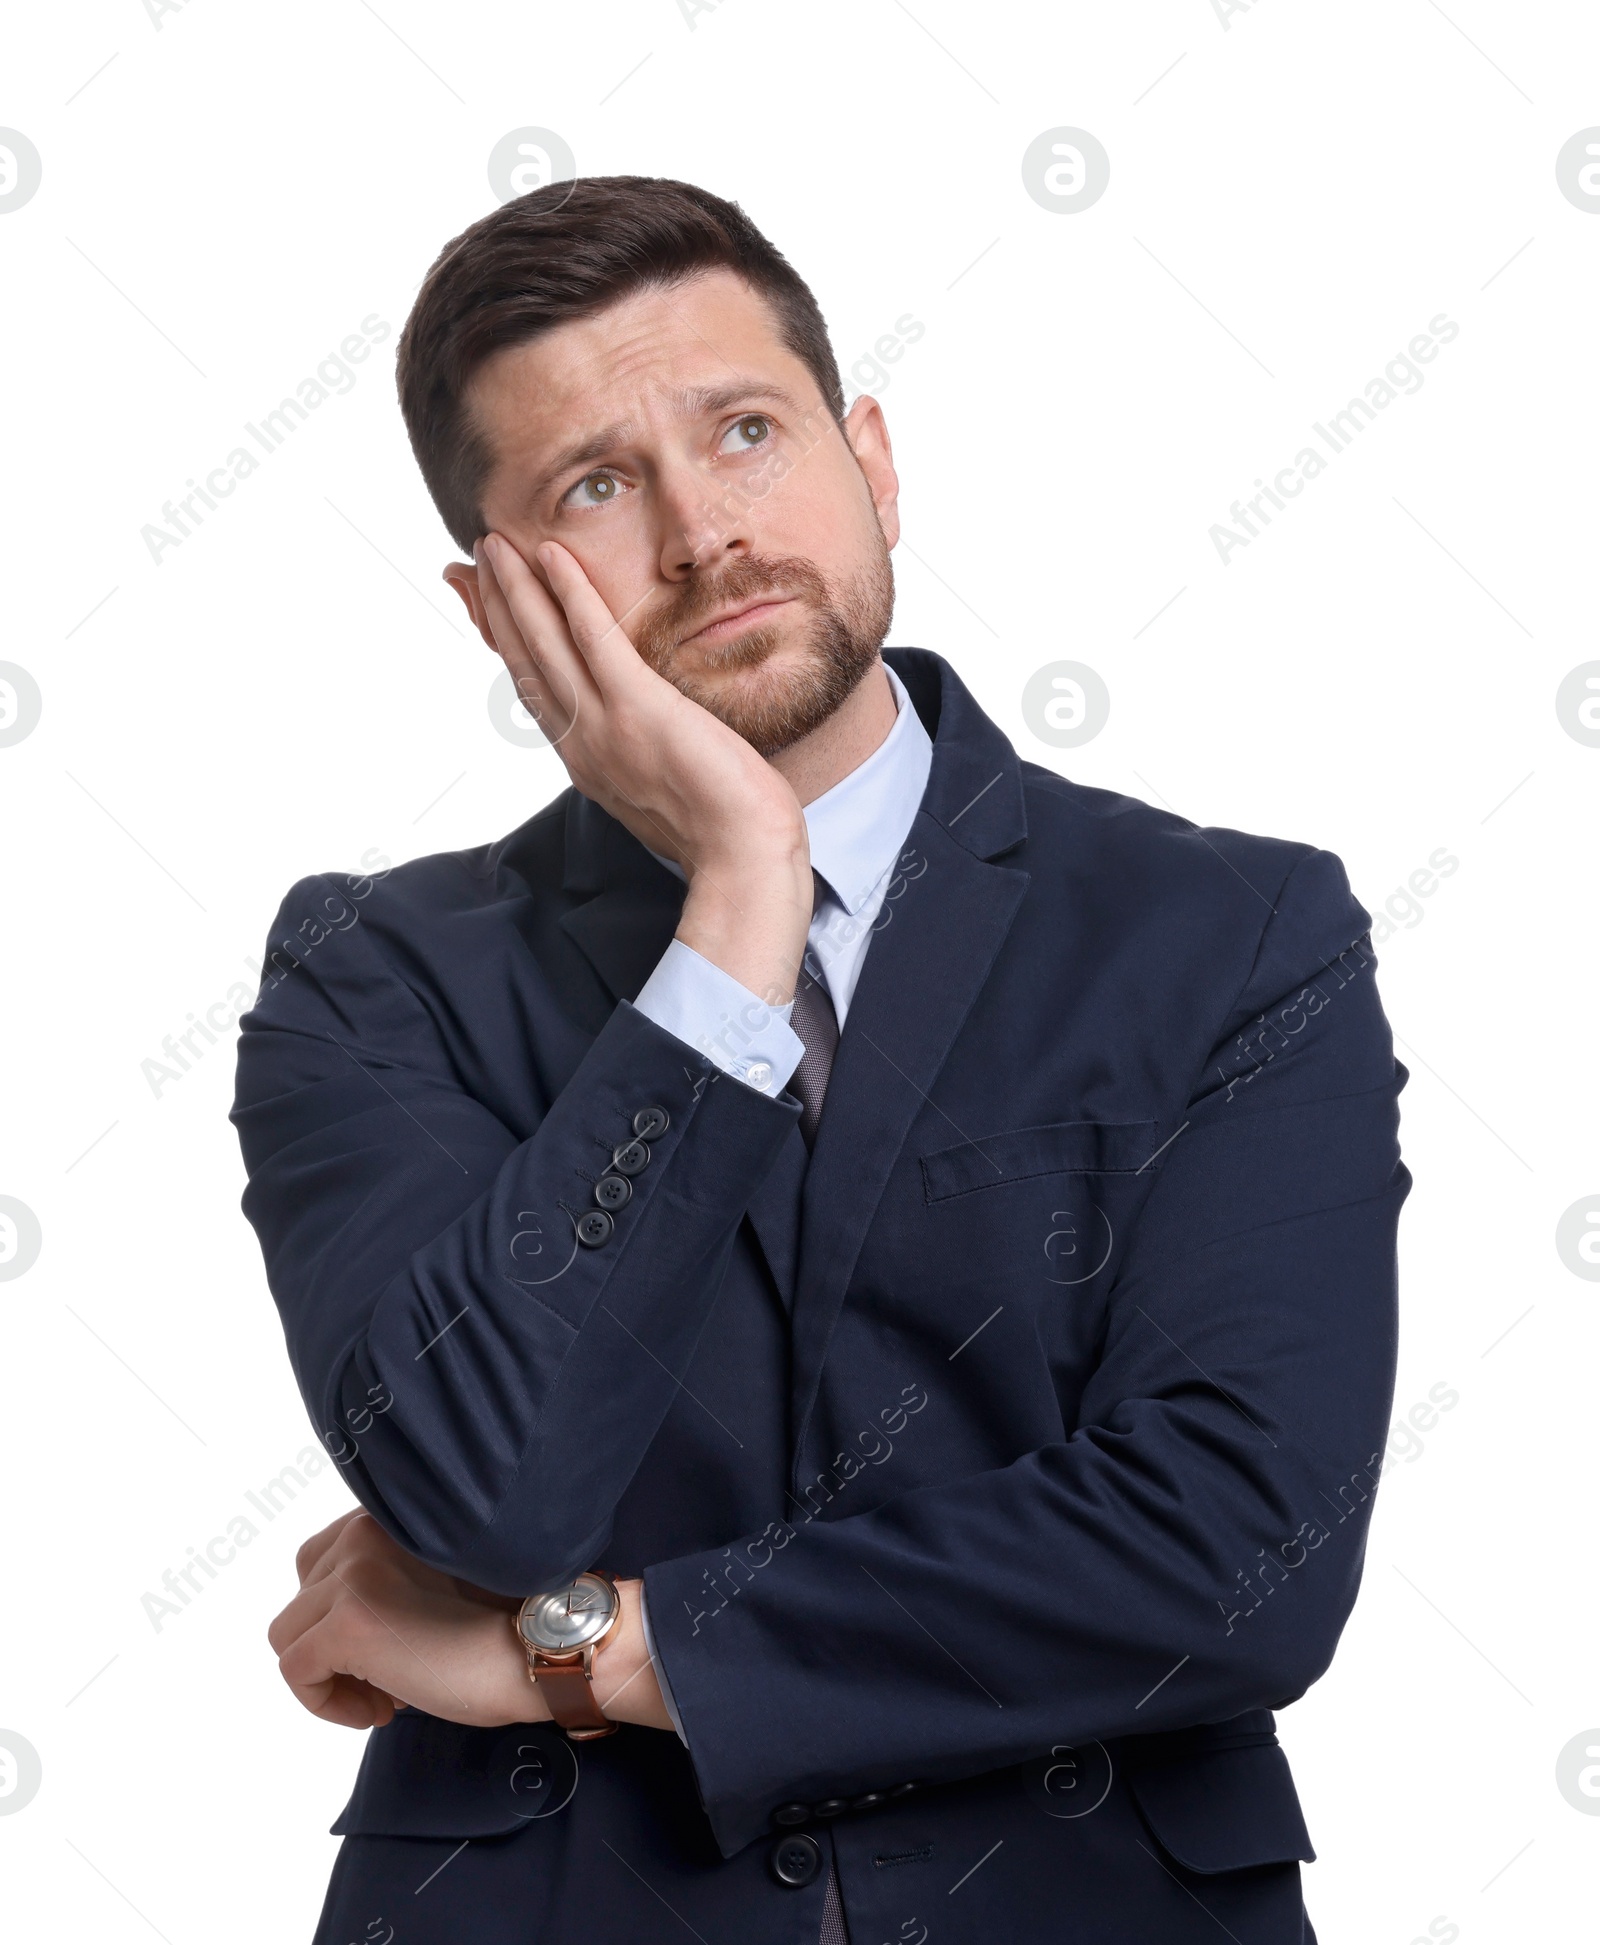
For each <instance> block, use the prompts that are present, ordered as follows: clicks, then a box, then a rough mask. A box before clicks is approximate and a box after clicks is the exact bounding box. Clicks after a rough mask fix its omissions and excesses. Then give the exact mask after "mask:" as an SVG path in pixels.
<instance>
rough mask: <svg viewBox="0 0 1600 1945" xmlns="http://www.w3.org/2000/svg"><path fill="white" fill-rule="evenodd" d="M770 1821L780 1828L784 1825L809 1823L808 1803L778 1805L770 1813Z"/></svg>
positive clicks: (809, 1811) (809, 1806)
mask: <svg viewBox="0 0 1600 1945" xmlns="http://www.w3.org/2000/svg"><path fill="white" fill-rule="evenodd" d="M772 1821H773V1822H774V1823H775V1824H777V1825H779V1826H780V1828H781V1827H782V1826H783V1825H785V1824H796V1823H810V1821H811V1805H810V1804H809V1803H780V1804H779V1805H778V1807H777V1809H776V1810H774V1811H773V1813H772Z"/></svg>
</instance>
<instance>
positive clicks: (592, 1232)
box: [578, 1209, 611, 1249]
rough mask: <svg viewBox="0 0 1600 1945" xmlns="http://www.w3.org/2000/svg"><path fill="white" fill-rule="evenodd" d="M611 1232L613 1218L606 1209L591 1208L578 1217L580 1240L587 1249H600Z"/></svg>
mask: <svg viewBox="0 0 1600 1945" xmlns="http://www.w3.org/2000/svg"><path fill="white" fill-rule="evenodd" d="M610 1234H611V1218H610V1217H609V1216H608V1215H607V1214H606V1212H605V1210H604V1209H590V1210H588V1211H586V1212H585V1213H584V1214H583V1215H581V1216H579V1218H578V1241H579V1242H580V1243H582V1244H583V1246H584V1247H585V1249H598V1248H599V1247H600V1245H601V1244H602V1243H603V1242H604V1241H605V1240H606V1238H607V1237H608V1236H609V1235H610Z"/></svg>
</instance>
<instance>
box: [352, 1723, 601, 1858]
mask: <svg viewBox="0 0 1600 1945" xmlns="http://www.w3.org/2000/svg"><path fill="white" fill-rule="evenodd" d="M577 1785H578V1762H577V1757H576V1755H575V1754H574V1753H573V1748H572V1744H571V1743H570V1742H569V1741H568V1740H567V1738H566V1736H565V1735H563V1734H562V1733H561V1731H560V1730H552V1729H550V1728H548V1727H547V1726H546V1725H545V1724H543V1723H535V1722H520V1723H513V1724H511V1725H510V1727H509V1728H502V1729H469V1728H467V1727H465V1726H464V1725H462V1724H461V1723H458V1722H445V1721H443V1720H441V1719H440V1718H439V1717H438V1716H434V1715H422V1714H420V1713H418V1712H417V1711H415V1710H412V1709H405V1710H403V1711H402V1712H401V1713H400V1714H399V1715H397V1716H396V1717H395V1718H394V1720H393V1721H392V1722H391V1723H389V1724H388V1725H387V1726H386V1727H385V1728H382V1729H374V1730H373V1731H372V1733H371V1734H370V1735H369V1736H368V1738H367V1748H366V1753H365V1755H364V1756H363V1757H362V1759H361V1769H360V1772H359V1773H358V1775H357V1777H356V1786H355V1789H354V1791H353V1792H352V1793H351V1797H350V1801H349V1802H348V1803H347V1804H346V1805H345V1807H344V1808H343V1810H341V1811H340V1813H339V1815H338V1818H337V1819H336V1821H335V1822H334V1824H333V1826H332V1829H333V1834H334V1836H336V1837H497V1836H500V1835H502V1834H503V1833H504V1832H506V1831H508V1830H520V1829H521V1828H522V1827H523V1825H524V1824H527V1823H531V1822H533V1821H535V1820H536V1819H538V1818H540V1817H548V1816H553V1815H554V1814H555V1813H556V1812H557V1811H558V1810H560V1809H562V1808H563V1807H564V1806H565V1805H566V1803H567V1802H568V1801H569V1800H570V1798H571V1796H572V1792H573V1791H574V1790H575V1789H576V1788H577Z"/></svg>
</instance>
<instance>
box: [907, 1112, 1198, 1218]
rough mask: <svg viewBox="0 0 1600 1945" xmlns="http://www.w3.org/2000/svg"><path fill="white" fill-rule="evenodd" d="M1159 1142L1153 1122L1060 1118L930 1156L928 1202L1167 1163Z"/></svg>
mask: <svg viewBox="0 0 1600 1945" xmlns="http://www.w3.org/2000/svg"><path fill="white" fill-rule="evenodd" d="M1157 1147H1158V1143H1157V1141H1156V1124H1155V1122H1153V1121H1059V1122H1057V1123H1056V1124H1055V1125H1054V1126H1053V1127H1048V1128H1016V1129H1013V1130H1012V1132H1011V1133H1010V1134H1003V1135H983V1136H981V1137H980V1138H979V1139H978V1140H976V1141H963V1142H960V1143H958V1144H957V1145H956V1146H955V1147H954V1148H941V1149H940V1150H939V1151H938V1152H937V1153H936V1154H933V1155H924V1156H923V1157H922V1182H923V1188H924V1191H925V1193H926V1196H927V1199H928V1201H929V1202H941V1201H943V1200H944V1198H945V1197H946V1196H951V1195H965V1194H966V1193H967V1192H968V1191H969V1190H971V1189H992V1188H997V1187H998V1186H999V1185H1000V1184H1001V1183H1002V1182H1021V1181H1026V1180H1027V1179H1028V1177H1030V1176H1033V1175H1137V1174H1139V1173H1141V1172H1142V1171H1143V1170H1144V1169H1145V1168H1147V1167H1151V1166H1152V1165H1153V1166H1154V1167H1156V1168H1159V1167H1160V1166H1161V1164H1160V1161H1159V1160H1158V1159H1156V1149H1157Z"/></svg>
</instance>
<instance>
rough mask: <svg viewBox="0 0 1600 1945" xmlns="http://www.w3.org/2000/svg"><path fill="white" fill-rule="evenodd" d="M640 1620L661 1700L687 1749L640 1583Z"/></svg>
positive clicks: (642, 1583) (681, 1721) (680, 1740)
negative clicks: (651, 1629)
mask: <svg viewBox="0 0 1600 1945" xmlns="http://www.w3.org/2000/svg"><path fill="white" fill-rule="evenodd" d="M639 1620H640V1622H641V1623H642V1625H643V1627H644V1645H645V1648H646V1650H647V1651H648V1653H649V1656H650V1666H651V1667H652V1668H653V1669H654V1670H655V1671H656V1686H657V1688H659V1689H660V1690H661V1699H662V1701H663V1702H665V1703H666V1705H667V1714H668V1715H670V1716H671V1717H672V1726H673V1728H674V1729H676V1730H677V1732H678V1740H679V1742H681V1743H682V1744H683V1746H684V1748H685V1749H687V1748H688V1747H689V1738H688V1737H687V1736H686V1735H685V1734H684V1733H683V1717H682V1716H680V1715H679V1713H678V1705H677V1703H676V1702H675V1701H674V1700H673V1699H672V1684H671V1683H670V1682H669V1681H668V1680H667V1671H666V1669H664V1668H663V1667H662V1666H661V1657H660V1656H659V1655H658V1654H657V1653H656V1638H655V1636H654V1635H653V1634H652V1633H651V1632H650V1603H649V1602H648V1601H647V1600H646V1599H645V1597H644V1582H643V1581H641V1582H640V1583H639Z"/></svg>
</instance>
